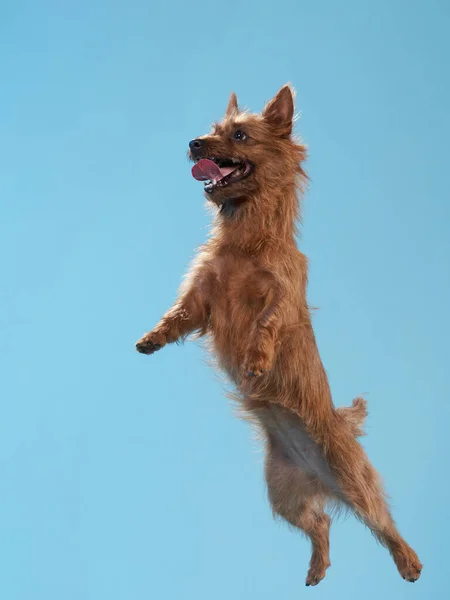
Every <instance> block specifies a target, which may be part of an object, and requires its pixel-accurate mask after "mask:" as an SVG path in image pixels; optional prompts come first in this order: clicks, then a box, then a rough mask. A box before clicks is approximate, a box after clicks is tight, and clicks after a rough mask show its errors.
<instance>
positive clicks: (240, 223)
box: [212, 185, 299, 254]
mask: <svg viewBox="0 0 450 600" xmlns="http://www.w3.org/2000/svg"><path fill="white" fill-rule="evenodd" d="M268 207H272V210H270V211H269V210H268ZM298 219H299V200H298V197H297V193H296V186H295V185H289V186H286V187H284V188H283V189H280V190H278V192H277V193H276V194H274V193H273V192H272V191H271V192H269V193H266V194H264V193H261V194H259V195H258V196H256V197H253V198H248V199H247V198H236V199H230V200H228V201H227V202H226V203H224V204H223V205H222V206H221V207H220V208H219V212H218V214H217V216H216V219H215V222H214V227H213V231H212V237H213V239H214V242H215V243H216V244H218V245H220V246H223V247H233V248H238V249H240V250H242V251H244V252H248V253H250V254H255V253H256V254H257V253H259V252H261V251H264V250H265V249H267V248H268V247H271V246H275V247H279V246H280V245H285V244H287V245H292V244H293V243H294V244H295V235H296V233H297V226H296V225H297V221H298Z"/></svg>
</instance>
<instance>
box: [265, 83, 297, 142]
mask: <svg viewBox="0 0 450 600" xmlns="http://www.w3.org/2000/svg"><path fill="white" fill-rule="evenodd" d="M294 94H295V92H294V90H293V88H291V86H290V85H289V84H287V85H285V86H283V87H282V88H281V90H280V91H279V92H278V93H277V95H276V96H275V97H274V98H272V100H270V102H268V103H267V104H266V106H265V107H264V110H263V113H262V115H263V117H264V119H265V120H266V121H267V122H268V123H270V124H271V125H273V126H275V127H276V128H277V129H279V130H280V135H282V136H285V137H287V136H289V135H290V134H291V132H292V120H293V118H294Z"/></svg>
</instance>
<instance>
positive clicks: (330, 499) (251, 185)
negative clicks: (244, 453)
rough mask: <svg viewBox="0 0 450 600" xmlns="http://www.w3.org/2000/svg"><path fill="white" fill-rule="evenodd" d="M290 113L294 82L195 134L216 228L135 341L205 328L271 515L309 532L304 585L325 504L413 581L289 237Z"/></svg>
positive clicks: (323, 538)
mask: <svg viewBox="0 0 450 600" xmlns="http://www.w3.org/2000/svg"><path fill="white" fill-rule="evenodd" d="M293 115H294V103H293V92H292V89H291V88H290V87H289V86H285V87H283V88H282V89H281V90H280V91H279V92H278V94H277V95H276V96H275V98H273V99H272V100H271V101H270V102H269V103H268V104H267V105H266V107H265V108H264V110H263V113H262V115H257V114H248V113H246V112H241V111H240V110H239V108H238V104H237V100H236V96H235V95H234V94H232V95H231V97H230V101H229V104H228V108H227V111H226V115H225V117H224V119H223V121H222V122H221V123H217V124H216V125H215V126H214V127H213V130H212V132H211V133H210V134H209V135H206V136H202V137H199V138H198V139H195V140H192V141H191V142H190V144H189V146H190V151H189V154H190V158H191V159H192V160H193V161H195V165H194V167H193V169H192V174H193V176H194V177H195V178H196V179H199V180H203V181H205V193H206V197H207V199H208V200H210V201H211V202H213V203H214V204H215V205H216V206H217V208H218V211H217V216H216V218H215V222H214V228H213V232H212V236H211V238H210V239H209V241H208V242H207V243H206V244H205V246H203V247H202V248H201V249H200V251H199V253H198V255H197V258H196V260H195V263H194V264H193V266H192V268H191V270H190V272H189V273H188V276H187V278H186V280H185V282H184V284H183V286H182V288H181V291H180V295H179V298H178V300H177V301H176V303H175V305H174V306H173V307H172V308H171V309H170V310H169V311H168V312H167V313H166V314H165V315H164V316H163V318H162V319H161V321H160V322H159V323H158V325H157V326H156V327H155V328H154V329H153V331H151V332H150V333H148V334H146V335H145V336H144V337H143V338H142V339H141V340H139V342H138V343H137V346H136V347H137V350H138V351H139V352H142V353H144V354H152V353H153V352H155V351H156V350H159V349H160V348H162V347H163V346H164V345H165V344H167V343H172V342H176V341H178V340H180V339H184V338H185V337H186V336H187V335H188V334H190V333H192V332H197V333H198V334H199V335H204V334H207V335H208V336H209V338H210V340H211V342H212V348H213V352H214V354H215V356H216V357H217V359H218V363H219V365H220V367H221V368H222V369H223V370H224V371H225V372H226V373H227V374H228V376H229V377H230V378H231V380H232V381H233V382H234V384H235V385H236V388H237V393H236V396H237V398H238V399H239V402H240V403H241V405H242V408H243V410H244V411H245V412H246V414H247V415H248V416H249V417H250V418H251V419H252V421H254V422H255V423H256V424H257V426H258V427H259V428H260V429H261V431H262V432H263V433H264V437H265V440H266V447H267V457H266V466H265V469H266V479H267V484H268V490H269V498H270V502H271V504H272V507H273V510H274V513H276V514H278V515H280V516H281V517H283V518H284V519H286V520H287V521H288V522H289V523H290V524H292V525H294V526H295V527H298V528H299V529H301V530H303V532H304V533H306V534H307V535H308V536H309V537H310V538H311V543H312V557H311V562H310V568H309V572H308V576H307V579H306V585H316V584H317V583H319V581H320V580H321V579H323V577H324V576H325V572H326V569H327V567H328V566H329V565H330V560H329V527H330V517H329V516H328V515H327V514H326V513H325V512H324V507H325V506H326V505H330V504H334V505H339V506H344V507H347V508H350V509H351V510H352V511H353V512H354V513H355V514H356V516H357V517H358V518H360V519H361V520H362V521H363V522H364V523H365V524H366V525H368V526H369V527H370V528H371V529H372V531H373V533H374V534H375V536H376V537H377V539H378V540H379V541H380V542H381V543H382V544H384V545H385V546H386V547H387V548H388V550H389V551H390V553H391V555H392V557H393V559H394V561H395V564H396V565H397V568H398V570H399V572H400V574H401V576H402V577H403V578H404V579H406V580H408V581H416V580H417V579H418V578H419V576H420V572H421V569H422V565H421V563H420V561H419V559H418V557H417V555H416V553H415V552H414V550H412V548H410V547H409V546H408V544H407V543H406V542H405V540H404V539H403V538H402V537H401V536H400V534H399V532H398V530H397V528H396V526H395V523H394V521H393V519H392V517H391V514H390V512H389V508H388V506H387V504H386V500H385V497H384V492H383V489H382V487H381V485H380V482H379V478H378V475H377V472H376V471H375V469H374V468H373V467H372V465H371V464H370V462H369V460H368V458H367V456H366V454H365V452H364V450H363V448H362V447H361V445H360V444H359V442H358V441H357V439H356V437H357V436H359V435H361V433H362V432H361V429H360V427H361V425H362V423H363V421H364V419H365V417H366V414H367V413H366V404H365V401H364V400H362V399H360V398H358V399H356V400H355V401H354V402H353V405H352V407H349V408H338V409H336V408H335V407H334V406H333V403H332V400H331V394H330V389H329V385H328V381H327V376H326V373H325V370H324V368H323V365H322V362H321V360H320V357H319V353H318V350H317V346H316V342H315V338H314V333H313V329H312V326H311V319H310V312H309V308H308V304H307V300H306V285H307V259H306V257H305V256H304V255H303V254H302V253H301V252H299V250H298V249H297V246H296V242H295V234H296V221H297V219H298V217H299V203H298V197H297V190H299V191H300V192H301V191H302V187H303V185H304V183H305V181H306V175H305V172H304V171H303V168H302V163H303V161H304V160H305V158H306V149H305V147H304V146H303V145H302V144H300V143H298V142H297V141H296V140H295V139H294V138H293V137H292V124H293Z"/></svg>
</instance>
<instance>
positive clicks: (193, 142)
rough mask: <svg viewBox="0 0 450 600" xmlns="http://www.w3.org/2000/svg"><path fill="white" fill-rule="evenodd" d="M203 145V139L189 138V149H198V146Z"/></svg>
mask: <svg viewBox="0 0 450 600" xmlns="http://www.w3.org/2000/svg"><path fill="white" fill-rule="evenodd" d="M202 146H203V141H202V140H191V141H190V142H189V148H190V149H191V150H194V151H195V150H200V148H201V147H202Z"/></svg>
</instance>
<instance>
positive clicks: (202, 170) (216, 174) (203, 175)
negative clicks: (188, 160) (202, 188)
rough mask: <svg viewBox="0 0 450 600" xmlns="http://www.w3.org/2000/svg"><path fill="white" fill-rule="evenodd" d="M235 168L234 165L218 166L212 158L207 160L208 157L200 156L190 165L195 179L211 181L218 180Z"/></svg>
mask: <svg viewBox="0 0 450 600" xmlns="http://www.w3.org/2000/svg"><path fill="white" fill-rule="evenodd" d="M236 169H237V166H235V167H222V169H219V167H218V166H217V165H216V163H215V162H214V161H213V160H209V159H208V158H202V159H201V160H199V161H198V162H197V163H195V165H194V166H193V167H192V177H194V178H195V179H197V181H207V180H208V179H209V180H211V181H212V182H213V183H215V182H216V181H220V180H221V179H223V178H224V177H226V176H227V175H229V174H230V173H232V172H233V171H235V170H236Z"/></svg>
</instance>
